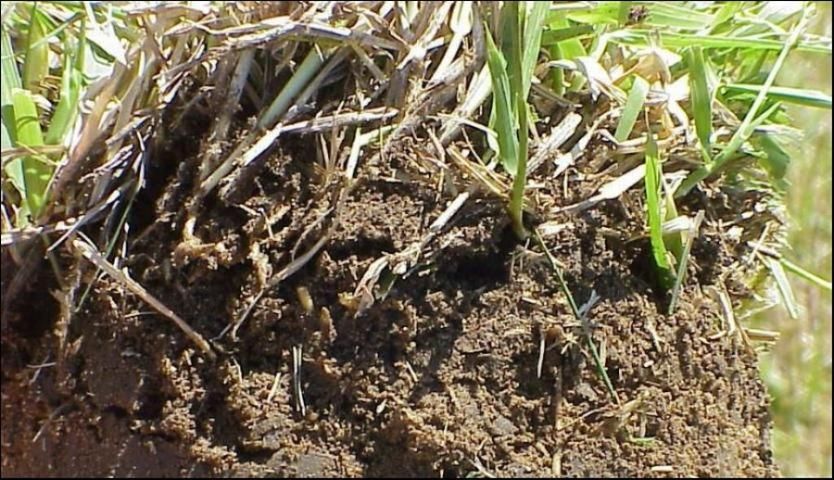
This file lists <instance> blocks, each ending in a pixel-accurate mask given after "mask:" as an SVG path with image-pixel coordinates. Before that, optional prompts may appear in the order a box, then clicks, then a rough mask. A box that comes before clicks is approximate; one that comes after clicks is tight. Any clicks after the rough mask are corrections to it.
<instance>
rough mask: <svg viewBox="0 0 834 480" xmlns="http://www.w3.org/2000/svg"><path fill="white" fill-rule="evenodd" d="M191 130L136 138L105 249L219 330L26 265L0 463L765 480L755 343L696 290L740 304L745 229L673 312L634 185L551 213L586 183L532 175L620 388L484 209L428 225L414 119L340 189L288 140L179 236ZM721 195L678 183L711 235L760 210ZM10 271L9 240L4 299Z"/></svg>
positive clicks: (79, 265)
mask: <svg viewBox="0 0 834 480" xmlns="http://www.w3.org/2000/svg"><path fill="white" fill-rule="evenodd" d="M200 123H205V122H200V119H199V118H196V119H195V118H191V119H189V120H188V121H187V122H186V125H185V126H183V127H182V128H181V129H180V130H179V132H178V133H173V134H171V135H170V136H169V138H167V139H165V140H164V141H161V142H158V144H157V145H155V146H154V152H153V155H151V160H150V162H149V164H148V172H147V182H148V183H147V185H146V187H145V188H144V189H143V190H142V191H141V193H140V195H139V197H138V199H137V202H136V205H135V207H134V209H133V211H132V212H131V214H130V216H129V220H128V227H129V230H130V232H131V235H130V237H129V240H128V248H127V252H128V254H127V255H126V257H125V258H124V259H123V261H124V266H125V267H126V268H127V269H128V271H129V272H130V275H131V276H132V278H134V279H135V280H136V281H138V282H139V283H140V284H141V285H142V286H144V287H145V288H146V289H148V291H149V292H150V293H151V294H153V295H154V296H155V297H156V298H157V299H159V300H160V301H161V302H162V303H164V304H165V305H167V306H168V307H169V308H171V309H172V310H174V311H175V312H176V313H177V314H178V315H180V316H181V317H183V318H184V319H185V320H186V321H187V322H188V323H189V324H190V325H191V326H192V327H193V328H194V329H195V330H196V331H197V332H200V333H201V334H202V335H203V336H205V337H206V338H207V339H212V340H211V344H212V348H213V350H214V351H215V353H216V358H210V356H207V355H206V354H205V353H204V352H202V351H200V350H199V349H197V348H196V347H195V345H194V344H193V343H192V342H191V341H190V340H189V339H188V338H187V337H186V336H185V335H184V334H183V333H182V332H181V331H180V330H179V329H177V328H176V326H175V325H174V324H173V323H172V322H170V321H168V320H167V319H166V318H165V317H163V316H161V315H159V314H157V313H156V312H155V311H154V310H152V309H151V308H150V307H149V306H148V305H147V304H145V303H144V302H142V301H141V300H140V299H138V298H137V297H136V296H134V295H132V294H130V293H129V292H127V291H126V290H125V289H124V288H123V286H122V285H120V284H119V283H117V282H115V281H113V280H112V279H110V278H109V277H107V276H103V275H97V273H96V271H95V269H94V267H92V266H91V265H90V264H89V263H86V262H85V261H83V260H78V259H75V258H72V256H71V255H70V254H69V253H64V254H63V256H62V257H60V258H59V263H60V264H61V265H63V266H65V267H66V269H65V270H64V273H65V278H64V279H63V280H62V283H63V285H62V284H59V283H58V282H57V281H56V280H55V278H54V275H53V274H52V270H51V269H50V268H48V267H44V268H41V270H40V271H39V273H38V274H37V276H36V277H35V278H33V279H32V281H30V285H29V286H28V287H27V288H26V289H24V291H23V293H21V294H20V295H18V297H19V298H16V299H14V300H13V301H11V302H10V308H9V309H8V310H7V312H5V313H4V318H3V330H2V341H3V344H2V362H3V368H2V450H3V454H2V470H3V471H2V473H3V476H16V475H35V476H58V475H60V476H102V475H116V476H162V475H189V476H204V475H217V476H230V475H231V476H252V475H254V476H277V475H280V476H302V477H303V476H409V477H410V476H445V477H462V476H482V475H483V476H485V475H501V476H742V475H743V476H773V475H776V474H777V473H778V472H777V470H776V467H775V466H774V463H773V459H772V455H771V447H770V439H769V434H770V426H771V425H770V417H769V413H768V405H769V400H768V396H767V393H766V391H765V388H764V386H763V384H762V383H761V381H760V379H759V372H758V367H757V358H756V354H755V352H754V351H753V350H752V349H751V348H750V346H749V345H747V344H745V342H744V341H743V338H741V337H739V336H738V335H737V334H735V333H734V334H730V335H726V334H723V332H724V331H725V330H726V328H727V327H726V326H725V325H724V321H723V316H722V309H721V307H720V305H719V303H718V301H717V299H716V296H715V295H714V294H713V290H714V289H716V288H718V287H723V288H726V289H727V290H728V291H729V292H730V297H731V298H732V299H733V303H734V306H736V307H738V306H739V304H740V302H741V301H742V300H743V299H744V298H745V296H746V295H748V292H746V291H745V289H744V287H743V286H742V284H741V282H740V281H739V280H738V279H737V278H736V276H735V275H736V272H734V271H733V269H731V268H730V267H731V266H732V265H734V264H735V263H734V262H735V259H736V258H737V255H738V251H737V250H738V249H739V245H741V244H742V242H743V241H744V240H745V238H741V239H738V238H737V239H733V240H731V239H728V238H726V237H725V235H723V234H722V232H720V231H718V230H714V229H711V228H710V227H705V228H704V230H703V231H702V232H701V235H700V236H699V238H698V239H697V240H696V241H695V244H694V246H693V254H692V259H691V265H690V267H689V275H688V277H687V280H686V282H685V286H684V288H683V292H682V294H681V300H680V304H679V307H678V308H677V310H676V312H675V313H674V314H673V315H667V314H666V309H667V306H668V299H667V298H666V297H665V296H664V295H663V294H662V293H661V290H659V289H658V288H657V286H656V285H657V280H656V279H655V278H654V274H653V269H652V264H651V257H650V255H651V253H650V246H649V242H648V239H647V238H645V237H644V236H640V235H639V234H640V233H641V232H643V228H644V227H643V222H644V220H643V218H644V214H643V212H642V208H643V207H642V196H643V193H642V190H641V189H639V188H635V189H633V190H632V191H630V192H627V193H626V194H624V195H623V196H621V197H620V198H619V199H616V200H610V201H606V202H603V203H600V204H598V205H596V206H594V207H593V208H590V209H588V210H585V211H582V212H579V213H574V214H568V213H557V211H556V207H557V206H560V205H568V204H572V203H575V202H578V201H580V200H583V199H585V198H587V197H588V196H589V195H590V194H591V193H592V192H593V188H596V186H598V185H599V183H595V184H594V183H593V182H590V181H587V182H576V183H575V184H574V185H572V186H571V188H569V189H567V190H566V189H565V188H564V185H563V180H562V179H561V178H559V179H556V180H553V179H552V175H551V174H552V170H551V167H549V166H547V165H546V166H544V167H543V168H542V169H540V170H539V171H537V172H536V173H535V175H534V176H533V178H532V183H533V184H535V188H536V194H535V195H536V198H539V199H545V201H544V202H542V201H539V202H538V204H537V205H535V209H534V210H535V214H531V215H530V217H529V218H528V223H529V225H530V226H534V225H536V224H537V223H540V222H542V221H543V220H544V219H546V220H547V221H548V222H551V224H552V223H553V222H556V223H557V224H559V225H561V226H560V227H558V228H551V229H548V235H546V236H545V238H544V241H545V243H546V245H547V246H548V248H549V250H550V251H551V253H552V254H553V256H554V257H555V258H556V260H557V261H558V262H560V263H561V264H562V266H563V268H564V272H565V276H566V279H567V284H568V287H569V289H570V291H571V293H572V295H573V296H574V298H575V299H576V302H577V303H578V304H579V305H580V306H582V305H590V307H589V309H588V311H587V319H588V322H589V328H590V332H591V334H592V338H593V341H594V344H595V345H596V348H597V349H598V350H599V353H600V357H601V358H602V362H603V363H604V370H605V372H606V374H607V376H608V377H609V378H610V382H611V384H612V386H613V388H614V390H615V392H616V395H617V398H614V396H613V395H612V394H611V392H610V391H609V389H608V388H607V387H606V384H605V381H604V379H603V377H602V376H601V375H600V372H599V371H598V369H597V367H596V365H595V363H594V361H593V357H592V356H591V353H590V349H589V346H588V342H587V338H586V335H585V332H586V331H585V330H584V329H583V326H582V324H580V323H579V322H578V321H577V319H575V318H574V316H573V315H572V314H571V309H570V307H569V304H568V301H567V299H566V296H565V294H564V293H563V291H562V290H561V289H560V286H559V282H558V279H557V277H556V275H555V273H554V270H553V269H552V267H551V265H550V264H549V263H548V261H547V257H546V256H545V255H544V254H543V251H542V249H541V248H540V246H538V245H536V244H535V243H534V242H531V241H527V242H519V241H518V240H516V237H515V236H514V234H513V233H512V229H511V228H510V227H509V224H508V220H507V215H506V212H505V210H504V207H503V205H504V202H503V201H502V200H501V199H499V198H495V197H493V196H491V195H489V194H488V193H485V192H482V191H480V190H472V195H471V197H470V198H469V200H467V202H466V203H465V204H464V206H463V207H462V209H461V210H460V211H459V212H458V213H457V214H456V215H455V216H453V217H452V219H451V220H450V221H449V223H448V224H447V225H446V227H445V228H444V229H443V230H442V231H441V232H440V233H438V234H436V235H429V232H430V228H429V227H430V225H431V224H432V222H433V221H434V220H435V219H437V218H438V216H440V214H441V213H442V212H443V211H444V210H445V209H446V207H447V206H448V204H449V203H450V201H451V200H452V199H453V198H455V196H456V195H457V194H458V193H460V192H463V191H465V190H466V189H467V188H470V187H471V186H472V185H473V184H472V183H471V182H467V181H466V180H465V179H463V177H461V176H455V175H454V174H453V173H452V172H447V173H446V178H445V179H443V180H440V181H439V180H438V178H440V177H439V176H438V174H437V171H436V167H435V166H433V165H434V163H432V162H431V161H428V160H426V159H427V158H430V157H431V156H432V155H433V153H432V152H431V150H430V149H428V148H427V147H426V145H428V144H429V141H428V138H427V137H426V136H424V135H422V134H421V132H420V131H418V132H416V133H413V134H409V135H405V136H402V138H400V139H398V140H397V141H396V142H392V144H391V145H390V148H388V149H387V150H386V151H385V152H383V153H384V154H379V152H377V154H373V150H372V151H371V152H368V153H367V154H365V155H363V156H362V157H361V160H360V163H359V168H358V169H357V174H356V179H355V181H354V182H353V183H352V184H351V186H350V188H345V185H346V183H345V182H344V181H343V180H339V179H338V176H336V175H328V172H327V171H326V170H322V169H320V168H314V167H313V164H314V163H316V162H315V161H314V159H315V158H316V151H315V149H314V148H313V145H314V144H315V140H316V139H315V137H313V136H305V137H297V138H288V139H287V141H285V142H282V144H281V146H280V147H278V148H277V149H276V150H275V151H273V152H272V153H271V154H270V155H269V156H268V158H267V159H266V161H265V163H264V164H263V165H262V166H261V171H260V172H259V174H258V175H257V181H253V182H251V185H248V186H247V187H246V189H244V191H243V192H238V197H241V198H242V200H240V201H238V202H229V203H227V202H224V201H223V200H222V199H220V198H218V197H217V196H216V195H211V196H209V197H207V198H206V199H204V200H203V201H202V209H201V213H200V214H199V216H198V217H197V221H196V226H195V229H194V238H189V239H188V240H186V241H184V240H183V238H184V236H183V228H184V223H185V219H186V216H187V214H186V210H187V205H188V204H189V202H190V201H191V200H190V196H191V192H192V191H193V187H194V185H195V183H196V180H195V176H196V172H197V170H198V168H197V167H198V165H199V163H200V162H201V158H202V155H203V154H202V153H201V152H202V151H204V146H205V145H204V144H205V143H206V142H207V140H206V139H205V138H204V137H205V134H206V132H205V128H202V127H200ZM241 125H242V122H241ZM239 128H241V129H243V127H242V126H240V125H239ZM201 142H202V143H201ZM582 168H583V166H582V165H578V168H577V171H578V173H582ZM433 169H434V170H433ZM574 173H576V172H574ZM572 175H573V174H572ZM588 178H590V177H588ZM247 189H248V191H247ZM740 192H741V191H740V190H739V191H736V190H733V189H732V188H731V187H728V186H725V187H722V190H716V191H715V192H714V194H712V195H710V196H707V195H705V194H703V193H699V192H698V191H696V192H694V193H693V194H691V195H690V196H689V197H688V198H687V199H686V201H685V202H684V203H683V204H682V205H681V209H682V212H683V213H690V214H692V213H693V212H695V211H697V210H699V209H705V210H706V211H707V219H708V220H709V222H708V225H714V224H717V223H720V222H719V220H721V221H732V220H733V218H734V216H735V215H736V213H735V212H738V211H743V208H742V205H743V204H745V202H748V203H749V202H753V201H755V199H750V198H746V196H747V195H749V194H744V193H740ZM727 203H729V204H730V207H727V206H726V205H725V204H727ZM635 233H636V234H637V235H635ZM757 233H758V232H757V231H755V230H753V231H751V232H749V233H748V234H745V235H749V236H750V237H751V238H756V235H757ZM323 235H327V236H328V238H327V240H326V243H325V244H324V246H323V247H322V248H321V250H319V251H317V252H316V253H315V255H313V256H312V257H311V259H310V261H309V262H307V263H306V264H305V265H304V266H303V267H302V268H301V269H300V270H298V271H297V272H296V273H295V274H294V275H292V276H290V277H289V278H287V279H286V280H284V281H282V282H280V283H278V284H277V285H275V286H274V287H272V288H269V289H267V290H266V291H265V293H264V294H263V296H262V298H260V299H259V301H258V302H257V303H256V304H254V307H252V308H251V311H250V312H249V313H248V314H246V313H245V312H246V310H247V309H248V308H249V306H250V305H252V304H253V301H254V299H255V298H256V297H257V295H258V293H259V292H260V291H261V289H262V288H263V286H264V285H265V284H266V282H268V281H269V280H268V279H269V278H271V277H272V276H273V275H274V274H276V273H277V272H278V271H279V270H281V269H282V268H284V267H285V266H286V265H288V264H289V263H290V262H291V261H292V260H293V259H294V258H299V257H301V256H303V255H304V254H305V253H306V252H307V251H309V250H310V248H312V247H313V246H314V245H315V244H316V242H318V241H319V239H321V238H322V236H323ZM421 242H422V248H418V250H419V252H420V254H419V256H418V257H413V258H411V259H410V261H408V262H406V263H405V268H402V269H400V270H398V275H394V274H392V273H391V272H390V271H387V272H383V274H382V275H380V278H379V280H378V281H377V282H375V283H376V284H375V285H374V284H373V283H374V282H371V283H370V284H367V282H363V275H365V272H366V271H368V269H369V267H371V266H372V264H373V263H374V262H375V261H376V260H378V259H380V258H383V257H385V256H386V255H393V254H397V253H398V252H402V251H404V250H406V249H408V248H409V247H410V246H414V245H421ZM15 265H16V264H15V263H14V262H12V261H11V259H10V256H9V255H8V252H4V255H3V270H2V271H3V290H4V292H5V291H6V289H7V287H8V284H9V283H10V281H11V280H10V279H11V278H12V277H13V276H14V273H15V271H16V266H15ZM360 284H361V285H366V288H364V289H363V288H361V287H360V288H357V286H358V285H360ZM88 285H91V288H90V289H89V293H88V294H87V295H86V297H85V298H84V299H83V302H82V301H81V300H80V298H81V297H82V294H83V293H84V291H85V290H86V288H87V286H88ZM62 290H63V291H65V292H66V291H73V292H75V293H74V296H73V302H74V305H76V306H77V305H79V304H80V305H81V307H80V308H79V309H78V311H77V312H75V313H72V314H71V315H69V314H67V309H68V307H67V306H66V305H65V304H63V303H62V302H65V301H66V300H65V298H66V296H65V295H64V296H62V295H59V294H58V292H60V291H62ZM47 291H49V292H55V293H56V294H55V295H52V296H48V297H47V295H46V292H47ZM305 292H306V293H305ZM307 293H308V294H309V296H308V295H307ZM589 300H592V301H591V302H590V303H589ZM240 318H245V319H244V320H243V322H242V323H241V324H240V325H239V327H238V328H236V329H234V330H232V329H229V326H230V325H232V324H234V323H235V322H236V321H238V319H240ZM542 350H544V353H543V355H542ZM294 351H296V352H298V351H300V362H298V361H294ZM302 405H303V406H302Z"/></svg>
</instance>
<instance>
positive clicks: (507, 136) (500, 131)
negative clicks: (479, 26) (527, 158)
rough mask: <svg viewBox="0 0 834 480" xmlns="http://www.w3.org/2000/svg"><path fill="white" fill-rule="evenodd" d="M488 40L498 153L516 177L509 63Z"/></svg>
mask: <svg viewBox="0 0 834 480" xmlns="http://www.w3.org/2000/svg"><path fill="white" fill-rule="evenodd" d="M486 40H487V62H488V64H489V75H490V78H491V79H492V96H493V105H494V107H495V131H496V133H497V136H498V153H499V155H500V158H501V164H502V165H503V166H504V169H506V170H507V171H508V172H510V173H511V174H513V175H515V173H516V169H517V161H518V138H517V137H516V134H515V121H514V119H513V110H512V103H511V99H510V79H509V76H508V74H507V62H506V61H505V60H504V56H503V55H502V54H501V52H500V51H498V47H497V46H496V45H495V42H494V41H493V39H492V35H491V34H489V33H488V34H487V35H486Z"/></svg>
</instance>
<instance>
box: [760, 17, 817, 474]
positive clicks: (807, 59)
mask: <svg viewBox="0 0 834 480" xmlns="http://www.w3.org/2000/svg"><path fill="white" fill-rule="evenodd" d="M817 7H818V13H819V14H818V16H817V18H816V19H815V20H814V26H813V28H812V32H813V33H816V34H819V35H825V36H828V37H831V2H817ZM777 84H778V85H782V86H792V87H793V86H796V87H803V88H811V89H817V90H820V91H822V92H824V93H826V94H827V95H831V57H830V56H823V55H803V54H801V53H796V52H794V53H793V54H792V55H791V57H789V61H788V63H787V64H786V65H785V67H784V68H783V70H782V74H781V75H780V77H779V79H778V80H777ZM790 114H791V117H792V118H793V119H794V121H795V125H794V126H795V127H797V128H799V129H800V130H803V131H805V132H806V136H805V139H804V141H803V142H802V143H801V144H800V145H799V151H797V152H794V153H795V154H794V156H793V162H794V163H793V164H792V165H791V166H790V169H789V174H788V175H789V178H790V181H791V184H792V185H791V188H790V189H789V191H788V195H787V199H786V200H787V204H788V210H789V212H790V215H791V220H792V224H791V228H790V236H789V240H790V245H791V246H792V250H791V251H788V252H785V253H786V256H787V257H788V258H789V259H790V260H792V261H794V263H798V264H799V265H801V266H802V267H804V268H806V269H807V270H809V271H811V272H813V273H815V274H817V275H819V276H821V277H823V278H825V279H826V280H831V110H825V109H815V108H807V107H800V108H792V109H790ZM789 275H790V280H791V284H792V285H793V289H794V293H795V294H796V298H797V303H799V304H800V305H801V306H802V308H803V310H802V314H801V315H800V318H798V319H797V320H792V319H791V318H790V317H789V316H788V314H787V312H786V311H785V309H784V308H782V307H776V308H773V309H771V310H769V311H768V312H766V313H765V314H763V315H761V316H760V318H758V319H756V323H757V325H758V326H761V327H762V328H768V329H772V330H778V331H779V332H780V333H781V338H780V340H779V341H778V342H777V343H776V345H775V346H774V347H773V349H772V351H771V352H769V353H766V354H763V355H762V356H761V358H760V359H761V362H762V376H763V378H764V380H765V382H766V383H767V385H768V387H769V389H770V394H771V396H772V398H773V410H772V411H773V421H774V432H773V448H774V453H775V456H776V461H777V462H778V463H779V465H780V466H781V468H782V474H783V475H784V476H786V477H793V476H821V477H830V476H831V333H832V332H831V292H830V291H826V290H823V289H821V288H819V287H817V286H815V285H812V284H810V283H808V282H806V281H805V280H802V279H800V278H799V277H797V276H795V275H791V274H789Z"/></svg>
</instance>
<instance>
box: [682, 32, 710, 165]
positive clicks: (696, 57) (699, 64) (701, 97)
mask: <svg viewBox="0 0 834 480" xmlns="http://www.w3.org/2000/svg"><path fill="white" fill-rule="evenodd" d="M687 63H688V64H689V89H690V91H691V92H692V93H691V101H692V110H693V111H694V112H695V133H697V135H698V140H700V142H701V151H702V153H703V154H704V156H705V159H706V160H707V161H708V162H709V160H710V156H711V155H710V151H711V149H710V138H711V136H712V95H710V91H709V86H708V84H707V70H706V69H707V66H706V63H705V61H704V52H703V50H701V48H700V47H692V48H691V49H690V50H689V51H688V52H687Z"/></svg>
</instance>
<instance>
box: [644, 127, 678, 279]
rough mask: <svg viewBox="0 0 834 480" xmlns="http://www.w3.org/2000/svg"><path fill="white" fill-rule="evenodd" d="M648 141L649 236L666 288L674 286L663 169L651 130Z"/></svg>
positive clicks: (646, 182)
mask: <svg viewBox="0 0 834 480" xmlns="http://www.w3.org/2000/svg"><path fill="white" fill-rule="evenodd" d="M647 134H648V141H647V142H646V176H645V177H644V180H645V184H646V206H647V208H648V214H649V215H648V216H649V237H650V240H651V246H652V258H653V259H654V264H655V267H656V268H657V274H658V279H659V282H660V284H661V286H663V288H665V289H667V290H668V289H669V288H671V287H672V286H673V280H672V277H671V265H670V264H669V257H668V252H667V250H666V244H665V243H664V241H663V216H662V214H661V206H660V182H661V175H662V171H661V169H660V160H659V158H658V153H657V143H655V141H654V135H653V134H652V132H651V131H648V132H647Z"/></svg>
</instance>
